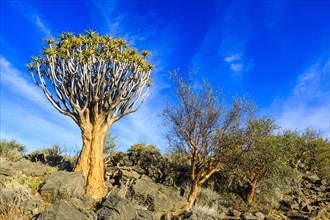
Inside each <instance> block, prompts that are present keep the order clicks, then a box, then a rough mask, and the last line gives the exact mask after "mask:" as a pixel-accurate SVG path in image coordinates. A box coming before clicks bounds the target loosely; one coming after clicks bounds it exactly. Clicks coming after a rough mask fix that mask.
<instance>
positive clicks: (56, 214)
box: [33, 201, 88, 220]
mask: <svg viewBox="0 0 330 220" xmlns="http://www.w3.org/2000/svg"><path fill="white" fill-rule="evenodd" d="M33 219H34V220H72V219H79V220H88V218H87V217H86V216H85V215H84V214H83V213H81V212H79V211H78V210H77V209H75V208H74V207H72V206H71V205H69V204H68V203H67V202H65V201H58V202H56V203H55V204H53V205H52V206H51V207H49V208H48V209H46V210H45V211H43V212H42V213H40V214H38V215H37V216H34V217H33Z"/></svg>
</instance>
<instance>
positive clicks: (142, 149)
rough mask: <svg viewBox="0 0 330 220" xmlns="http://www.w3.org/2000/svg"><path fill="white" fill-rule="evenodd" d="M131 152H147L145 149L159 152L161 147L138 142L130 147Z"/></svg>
mask: <svg viewBox="0 0 330 220" xmlns="http://www.w3.org/2000/svg"><path fill="white" fill-rule="evenodd" d="M129 151H130V152H145V151H156V152H159V149H158V148H157V147H156V145H153V144H149V145H147V144H146V143H138V144H134V145H132V146H131V148H130V149H129Z"/></svg>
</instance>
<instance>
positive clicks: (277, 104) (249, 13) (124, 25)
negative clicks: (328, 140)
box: [0, 0, 330, 153]
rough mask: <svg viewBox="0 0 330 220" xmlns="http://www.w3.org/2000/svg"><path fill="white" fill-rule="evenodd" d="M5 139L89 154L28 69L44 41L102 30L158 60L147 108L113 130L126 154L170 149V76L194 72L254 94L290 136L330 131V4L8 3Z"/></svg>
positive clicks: (295, 0) (1, 36)
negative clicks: (165, 115) (137, 148)
mask: <svg viewBox="0 0 330 220" xmlns="http://www.w3.org/2000/svg"><path fill="white" fill-rule="evenodd" d="M0 4H1V9H0V10H1V15H0V16H1V17H0V18H1V33H0V41H1V47H0V53H1V54H0V70H1V138H6V139H12V138H14V139H17V140H19V141H20V142H22V143H24V144H26V145H27V147H28V149H29V150H34V149H39V148H42V147H45V146H52V145H54V144H60V145H62V146H65V147H66V148H67V150H68V152H69V153H74V151H76V150H77V149H79V148H80V147H81V140H80V139H81V136H80V130H79V128H78V127H77V125H75V123H74V122H73V121H72V120H71V119H70V118H68V117H66V116H63V115H61V114H60V113H58V112H57V111H56V110H55V109H54V108H53V106H52V105H51V104H50V103H48V101H47V100H46V98H45V97H44V95H43V93H42V91H41V89H40V88H39V87H37V86H36V85H35V84H33V82H32V79H31V76H30V73H28V71H27V70H26V68H25V64H26V63H29V62H30V56H33V55H38V54H40V50H41V48H42V39H43V38H45V37H50V36H53V37H55V38H57V37H58V34H59V33H61V32H64V31H70V32H75V33H81V32H84V30H86V29H93V30H96V31H98V32H99V33H100V34H110V35H112V36H115V37H124V38H125V39H127V40H128V42H129V43H130V45H131V46H133V47H136V48H138V49H140V50H142V49H148V50H150V51H151V52H152V56H151V58H150V61H151V62H152V63H154V64H155V65H156V71H154V72H153V87H152V89H151V92H150V96H149V98H148V100H147V102H146V103H145V104H144V106H143V107H142V108H141V109H140V110H139V111H138V112H136V113H134V114H131V115H129V116H126V117H125V118H123V119H122V120H121V121H118V122H117V123H116V124H115V125H113V127H112V128H111V132H112V133H114V134H115V135H117V136H118V139H117V144H118V145H119V149H121V150H127V149H128V148H129V147H130V145H132V144H134V143H137V142H146V143H148V144H156V145H158V146H159V147H160V148H163V149H164V146H165V141H164V139H163V133H164V131H165V130H166V129H165V128H164V127H163V125H162V119H161V118H160V117H159V116H158V115H159V113H161V112H162V110H163V108H164V106H165V103H166V100H167V99H168V97H169V94H170V92H169V91H170V89H171V84H170V81H169V79H168V72H169V71H170V70H173V69H177V68H179V69H180V70H181V71H186V70H187V68H188V67H189V66H190V67H193V68H196V69H198V70H199V75H200V77H206V78H207V79H209V80H210V81H211V82H212V83H213V85H214V86H215V87H221V88H222V89H223V91H224V92H225V93H226V94H227V96H228V97H230V96H232V95H248V96H250V97H252V99H253V100H254V101H255V102H256V103H257V105H258V106H259V110H260V114H266V115H268V116H272V117H276V118H278V121H279V123H280V124H281V125H282V127H283V128H290V129H304V128H306V127H308V126H312V127H314V128H317V129H320V131H321V132H322V134H323V135H325V136H327V137H329V136H330V134H329V132H330V131H329V127H330V117H329V111H330V104H329V103H330V91H329V90H330V85H329V84H330V83H329V81H330V79H329V78H330V73H329V72H330V71H329V68H330V49H329V48H330V3H329V1H327V0H316V1H311V0H306V1H300V0H287V1H284V0H278V1H275V0H272V1H270V0H269V1H267V0H264V1H258V0H254V1H247V0H246V1H211V0H209V1H202V0H196V1H195V0H191V1H185V0H167V1H165V0H162V1H151V0H135V1H134V0H124V1H120V0H113V1H92V0H90V1H88V0H85V1H78V0H76V1H51V0H43V1H41V0H39V1H27V0H25V1H24V0H21V1H13V0H10V1H7V0H1V3H0Z"/></svg>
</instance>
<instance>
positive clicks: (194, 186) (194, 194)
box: [187, 184, 200, 211]
mask: <svg viewBox="0 0 330 220" xmlns="http://www.w3.org/2000/svg"><path fill="white" fill-rule="evenodd" d="M199 188H200V186H199V185H198V184H192V186H191V189H190V193H189V197H188V203H187V211H190V210H191V209H192V208H193V207H194V204H195V202H196V198H197V194H198V190H199Z"/></svg>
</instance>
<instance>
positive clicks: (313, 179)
mask: <svg viewBox="0 0 330 220" xmlns="http://www.w3.org/2000/svg"><path fill="white" fill-rule="evenodd" d="M305 179H306V180H308V181H309V182H311V183H314V184H318V183H320V182H321V179H320V177H318V176H317V175H316V174H311V175H308V176H305Z"/></svg>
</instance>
